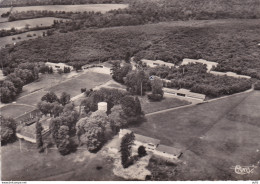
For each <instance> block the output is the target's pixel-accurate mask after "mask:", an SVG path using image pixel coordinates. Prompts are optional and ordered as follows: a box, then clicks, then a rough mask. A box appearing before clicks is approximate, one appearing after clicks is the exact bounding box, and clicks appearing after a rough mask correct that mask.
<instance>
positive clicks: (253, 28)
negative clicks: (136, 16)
mask: <svg viewBox="0 0 260 184" xmlns="http://www.w3.org/2000/svg"><path fill="white" fill-rule="evenodd" d="M259 28H260V22H259V21H258V20H246V21H244V20H221V21H210V22H209V21H189V22H171V23H159V24H148V25H142V26H127V27H114V28H104V29H89V30H80V31H75V32H69V33H57V34H55V35H52V36H47V37H42V38H36V39H34V40H29V41H26V42H19V43H17V44H16V45H15V46H10V47H7V48H4V49H1V51H0V62H1V63H2V64H3V67H12V65H14V63H20V62H23V61H28V62H46V61H51V62H65V63H68V62H71V61H82V62H85V63H88V62H93V61H107V60H109V59H124V58H125V56H126V54H130V56H134V57H135V58H136V59H137V60H140V59H142V58H146V59H161V60H164V61H166V62H171V63H175V64H179V63H180V62H181V61H182V59H183V58H190V59H199V58H202V59H207V60H209V61H215V62H218V63H219V65H218V67H217V68H215V70H218V71H233V72H236V73H238V74H245V75H250V76H252V77H253V78H258V79H260V61H259V58H260V53H259V49H260V48H259V46H258V43H259V39H258V38H259V34H258V30H259ZM14 66H15V65H14Z"/></svg>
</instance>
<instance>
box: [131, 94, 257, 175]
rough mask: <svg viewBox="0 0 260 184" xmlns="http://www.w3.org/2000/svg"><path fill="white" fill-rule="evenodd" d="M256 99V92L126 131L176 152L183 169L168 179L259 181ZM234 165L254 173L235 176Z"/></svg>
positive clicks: (169, 114)
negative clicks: (174, 148)
mask: <svg viewBox="0 0 260 184" xmlns="http://www.w3.org/2000/svg"><path fill="white" fill-rule="evenodd" d="M259 99H260V92H259V91H253V92H250V93H244V94H239V95H236V96H231V97H229V98H226V99H221V100H216V101H214V102H210V103H205V104H201V105H197V106H193V107H187V108H183V109H178V110H174V111H172V112H167V113H161V114H156V115H151V116H149V117H147V122H144V123H143V124H141V125H140V126H139V127H133V128H131V129H132V130H133V131H134V132H136V133H140V134H142V135H146V136H151V137H154V138H158V139H160V140H161V143H163V144H167V145H171V146H174V147H177V148H180V149H182V151H183V152H184V154H183V157H182V159H181V160H182V161H183V162H185V163H186V164H181V165H178V167H177V173H176V175H174V180H227V179H231V180H245V179H250V180H254V179H255V180H259V179H260V178H259V166H260V165H259V163H260V162H259V161H260V159H259V158H260V153H259V152H257V150H259V148H260V142H259V140H260V135H259V132H260V126H259V122H260V114H259V110H260V109H259V108H260V101H259ZM241 115H242V116H241ZM235 165H248V166H251V165H255V166H258V168H257V169H255V171H254V173H253V174H251V175H237V174H235V172H234V169H231V167H232V166H235ZM187 173H189V174H187Z"/></svg>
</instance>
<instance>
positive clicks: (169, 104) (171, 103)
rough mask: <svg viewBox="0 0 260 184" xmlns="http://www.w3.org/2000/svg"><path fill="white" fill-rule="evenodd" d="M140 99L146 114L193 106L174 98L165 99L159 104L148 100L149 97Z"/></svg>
mask: <svg viewBox="0 0 260 184" xmlns="http://www.w3.org/2000/svg"><path fill="white" fill-rule="evenodd" d="M139 99H140V102H141V105H142V110H143V111H144V113H145V114H147V113H152V112H156V111H161V110H165V109H169V108H174V107H180V106H184V105H188V104H191V103H190V102H188V101H185V100H180V99H177V98H174V97H165V98H164V99H163V100H162V101H159V102H150V101H149V100H148V99H147V96H145V97H143V98H139Z"/></svg>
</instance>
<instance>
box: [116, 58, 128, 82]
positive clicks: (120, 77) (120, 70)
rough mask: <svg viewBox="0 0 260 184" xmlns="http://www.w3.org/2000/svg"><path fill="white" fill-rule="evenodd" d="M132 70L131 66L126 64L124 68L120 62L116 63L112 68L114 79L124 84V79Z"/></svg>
mask: <svg viewBox="0 0 260 184" xmlns="http://www.w3.org/2000/svg"><path fill="white" fill-rule="evenodd" d="M131 70H132V66H131V64H128V63H124V64H123V66H121V62H120V61H117V62H114V63H113V65H112V68H111V71H112V78H113V79H114V80H115V81H117V82H120V83H124V78H125V77H126V75H127V74H128V73H129V72H130V71H131Z"/></svg>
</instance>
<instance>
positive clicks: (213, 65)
mask: <svg viewBox="0 0 260 184" xmlns="http://www.w3.org/2000/svg"><path fill="white" fill-rule="evenodd" d="M189 63H201V64H205V65H207V71H208V72H209V71H210V70H211V69H212V68H213V67H217V65H218V63H216V62H212V61H207V60H204V59H198V60H197V59H186V58H185V59H183V61H182V63H181V65H187V64H189Z"/></svg>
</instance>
